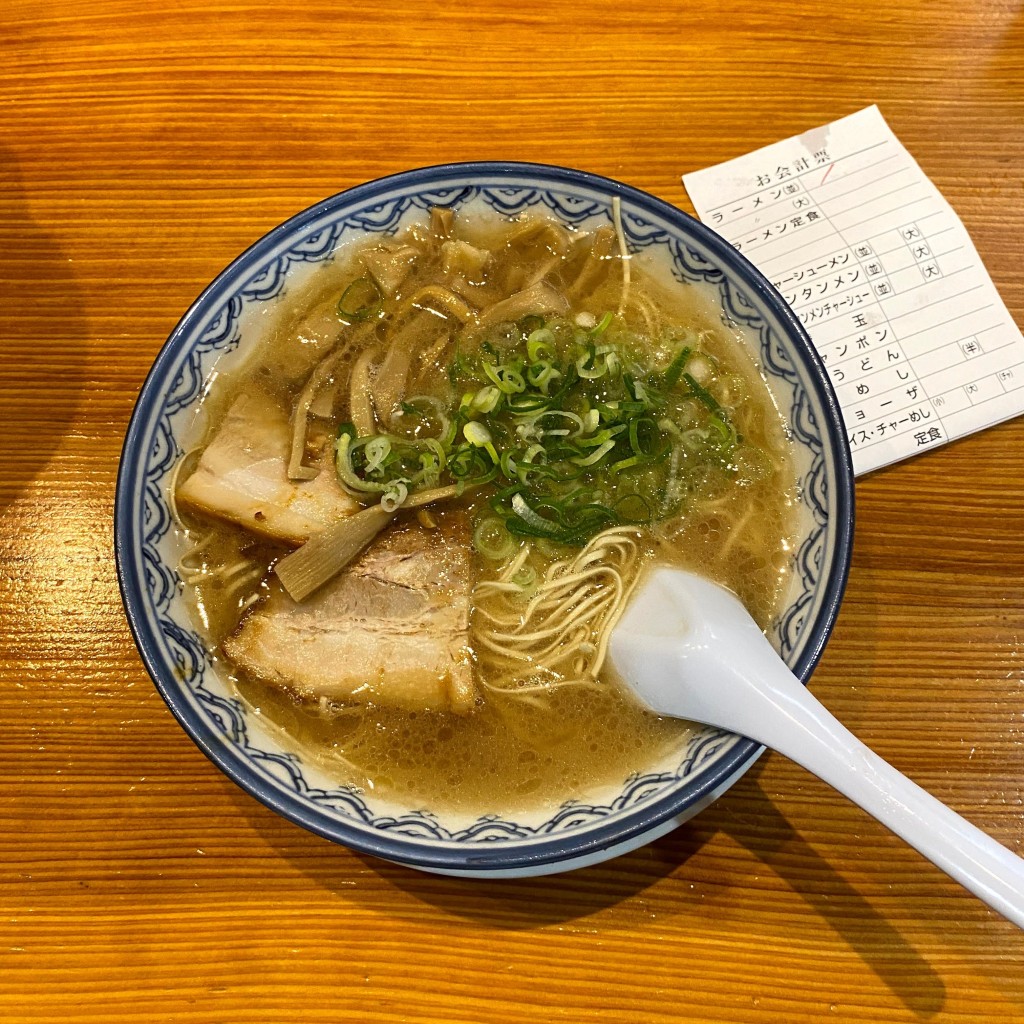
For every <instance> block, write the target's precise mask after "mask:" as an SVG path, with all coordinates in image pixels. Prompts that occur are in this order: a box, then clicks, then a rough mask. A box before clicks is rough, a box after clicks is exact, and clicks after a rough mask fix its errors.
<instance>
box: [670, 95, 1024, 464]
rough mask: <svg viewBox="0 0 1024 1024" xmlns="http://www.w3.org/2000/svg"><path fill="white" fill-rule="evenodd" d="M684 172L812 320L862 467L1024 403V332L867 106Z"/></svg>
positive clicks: (737, 240) (716, 222) (701, 201)
mask: <svg viewBox="0 0 1024 1024" xmlns="http://www.w3.org/2000/svg"><path fill="white" fill-rule="evenodd" d="M683 185H684V186H685V188H686V190H687V192H688V193H689V195H690V199H691V200H692V201H693V205H694V207H695V208H696V210H697V215H698V216H699V217H700V219H701V220H702V221H704V222H705V223H706V224H708V225H709V226H710V227H712V228H714V229H715V230H716V231H717V232H718V233H719V234H721V235H723V236H724V237H725V238H726V239H728V240H729V241H730V242H731V243H732V244H733V245H734V246H735V248H736V249H738V250H739V251H740V252H741V253H743V255H744V256H746V257H747V258H748V259H749V260H750V261H751V262H752V263H753V264H754V265H755V266H757V268H758V269H759V270H760V271H761V272H762V273H763V274H764V275H765V276H766V277H767V278H768V279H769V280H770V281H771V282H772V283H773V284H774V285H775V287H776V288H777V289H778V290H779V292H781V294H782V296H783V298H784V299H785V300H786V302H788V303H789V305H790V306H791V307H792V308H793V310H794V312H795V313H796V315H797V316H798V317H799V319H800V321H801V322H802V323H803V325H804V327H805V328H806V329H807V331H808V333H809V334H810V336H811V339H812V341H813V342H814V345H815V347H816V348H817V350H818V352H819V353H820V355H821V358H822V360H823V361H824V363H825V367H826V369H827V371H828V373H829V375H830V376H831V378H832V383H833V385H834V386H835V389H836V393H837V395H838V396H839V404H840V406H841V408H842V411H843V418H844V420H845V424H846V430H847V436H848V437H849V440H850V447H851V449H852V452H853V465H854V471H855V473H857V474H858V475H860V474H863V473H868V472H870V471H871V470H873V469H878V468H879V467H880V466H885V465H888V464H890V463H892V462H897V461H899V460H900V459H904V458H907V457H908V456H910V455H915V454H918V453H920V452H922V451H927V450H929V449H931V448H934V447H936V446H938V445H941V444H943V443H945V442H947V441H951V440H953V439H954V438H957V437H962V436H963V435H965V434H969V433H972V432H973V431H976V430H981V429H983V428H985V427H988V426H991V425H992V424H994V423H998V422H1000V421H1001V420H1005V419H1009V418H1010V417H1012V416H1016V415H1018V414H1019V413H1021V412H1024V337H1022V335H1021V332H1020V330H1019V329H1018V328H1017V326H1016V324H1015V323H1014V322H1013V318H1012V317H1011V316H1010V313H1009V311H1008V310H1007V308H1006V306H1005V305H1004V304H1003V301H1002V300H1001V299H1000V297H999V294H998V292H997V291H996V289H995V286H994V285H993V284H992V281H991V279H990V278H989V276H988V273H987V271H986V270H985V267H984V266H983V264H982V262H981V259H980V257H979V256H978V253H977V251H976V250H975V248H974V245H973V244H972V242H971V239H970V237H969V235H968V234H967V231H966V229H965V228H964V226H963V224H961V222H960V219H959V218H958V217H957V215H956V213H954V211H953V209H952V207H951V206H950V205H949V204H948V203H947V202H946V200H945V199H943V197H942V196H941V194H940V193H939V191H938V189H937V188H936V187H935V186H934V185H933V184H932V182H931V181H930V180H929V179H928V178H927V177H926V176H925V174H924V172H923V171H922V170H921V168H920V167H919V166H918V165H917V163H916V162H915V160H914V158H913V157H912V156H911V155H910V154H909V153H908V152H907V150H906V149H904V148H903V146H902V145H901V143H900V142H899V140H898V139H897V138H896V136H895V135H893V133H892V131H891V130H890V129H889V126H888V125H887V124H886V123H885V121H884V120H883V118H882V115H881V113H880V112H879V110H878V108H877V107H869V108H867V109H866V110H861V111H860V112H858V113H856V114H852V115H850V116H849V117H845V118H843V119H842V120H839V121H835V122H833V123H832V124H829V125H825V126H824V127H822V128H815V129H812V130H811V131H808V132H805V133H804V134H802V135H798V136H795V137H794V138H791V139H786V140H785V141H783V142H777V143H774V144H773V145H770V146H766V147H764V148H763V149H759V150H757V151H756V152H754V153H749V154H747V155H746V156H741V157H738V158H737V159H735V160H730V161H728V162H727V163H724V164H719V165H717V166H716V167H709V168H707V169H705V170H701V171H695V172H694V173H692V174H686V175H684V176H683Z"/></svg>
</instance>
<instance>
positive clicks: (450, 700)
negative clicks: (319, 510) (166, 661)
mask: <svg viewBox="0 0 1024 1024" xmlns="http://www.w3.org/2000/svg"><path fill="white" fill-rule="evenodd" d="M469 542H470V537H469V527H468V522H467V520H466V519H465V517H455V516H451V515H449V516H448V517H446V521H445V523H444V524H442V527H441V528H440V529H434V530H427V529H424V528H423V527H421V526H419V525H418V524H415V523H410V524H409V525H406V526H401V527H392V528H391V529H390V530H389V531H387V532H386V533H385V534H383V536H382V537H381V538H380V539H378V540H376V541H375V542H374V543H373V544H372V545H371V546H370V547H369V548H368V549H367V551H366V552H365V553H364V554H363V555H362V556H361V557H360V559H359V560H358V561H357V562H354V563H353V564H352V565H351V566H349V567H348V568H347V569H345V570H344V572H342V573H341V574H340V575H339V576H338V577H337V578H336V579H335V580H333V581H332V582H330V583H328V584H326V585H325V586H324V587H322V588H321V589H320V590H318V591H317V592H316V593H315V594H314V595H312V596H311V597H310V598H308V599H307V600H305V601H303V602H302V603H301V604H298V603H296V602H295V601H293V600H292V599H291V598H290V597H288V595H287V594H286V593H285V592H284V591H283V590H279V591H275V592H274V593H273V594H272V595H271V596H270V597H269V598H268V599H267V600H266V601H265V602H263V603H262V604H260V605H258V606H256V607H255V608H253V610H252V611H250V612H249V614H248V615H247V616H246V617H245V618H244V619H243V620H242V623H241V624H240V626H239V628H238V630H237V631H236V632H235V634H234V635H233V636H231V637H229V638H228V640H226V641H225V642H224V645H223V647H224V651H225V653H226V654H227V656H228V657H229V658H230V659H231V660H232V662H234V664H235V665H237V666H238V667H239V668H242V669H244V670H245V671H246V672H248V673H250V674H251V675H253V676H255V677H256V678H258V679H261V680H263V681H264V682H267V683H270V684H273V685H275V686H281V687H284V688H286V689H289V690H291V691H293V692H294V693H296V694H298V695H300V696H302V697H307V698H319V697H328V698H330V699H332V700H340V701H343V702H353V703H376V704H383V705H388V706H392V707H398V708H404V709H405V710H408V711H424V710H427V711H454V712H456V713H460V714H463V713H466V712H468V711H471V710H472V708H473V705H474V703H475V700H476V686H475V683H474V681H473V670H472V661H471V655H470V649H469V594H470V589H471V583H472V581H471V578H470V561H469Z"/></svg>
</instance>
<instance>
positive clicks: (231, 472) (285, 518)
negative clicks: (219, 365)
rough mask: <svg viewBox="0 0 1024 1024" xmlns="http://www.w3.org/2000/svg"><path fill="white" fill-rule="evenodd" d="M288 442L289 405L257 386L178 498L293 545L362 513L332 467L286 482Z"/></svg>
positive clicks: (218, 435)
mask: <svg viewBox="0 0 1024 1024" xmlns="http://www.w3.org/2000/svg"><path fill="white" fill-rule="evenodd" d="M290 445H291V428H290V426H289V424H288V414H287V412H286V411H285V409H284V408H283V407H282V406H281V405H280V404H279V403H277V402H276V401H275V400H274V399H273V398H271V397H270V396H268V395H265V394H263V393H261V392H259V391H252V392H249V393H247V394H243V395H242V396H241V397H239V398H238V399H237V400H236V401H235V403H234V404H233V405H232V406H231V408H230V409H229V410H228V413H227V415H226V416H225V417H224V422H223V423H222V424H221V426H220V429H219V430H218V431H217V433H216V435H215V436H214V438H213V440H212V441H211V442H210V444H209V445H207V447H206V450H205V451H204V452H203V454H202V456H201V457H200V459H199V465H198V466H197V467H196V469H195V472H193V473H192V475H191V476H190V477H189V478H188V479H187V480H185V481H184V483H181V484H179V485H178V489H177V492H176V494H175V498H176V500H177V502H178V504H179V505H181V506H183V507H185V508H191V509H194V510H196V511H199V512H205V513H206V514H207V515H212V516H216V517H217V518H219V519H227V520H228V521H230V522H233V523H238V525H239V526H244V527H245V528H246V529H247V530H252V531H253V532H255V533H260V534H262V535H264V536H266V537H273V538H276V539H277V540H283V541H287V542H289V543H291V544H301V543H303V542H304V541H306V540H308V539H309V537H310V536H311V535H312V534H314V533H317V532H319V531H320V530H322V529H323V528H324V527H325V526H327V525H329V524H330V523H333V522H336V521H337V520H338V519H341V518H342V517H344V516H349V515H353V514H354V513H356V512H358V511H359V507H360V506H359V505H358V504H357V502H356V501H354V500H353V499H352V498H351V497H350V496H349V495H348V494H346V493H345V492H344V491H343V490H342V489H341V485H340V484H339V483H338V480H337V475H336V474H335V473H334V472H333V471H332V469H331V468H330V467H328V468H327V469H325V470H323V471H322V472H320V473H319V474H318V475H317V477H316V479H314V480H289V479H288V454H289V448H290Z"/></svg>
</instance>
